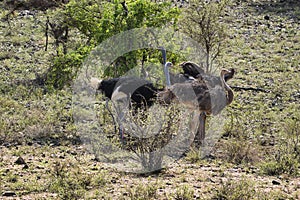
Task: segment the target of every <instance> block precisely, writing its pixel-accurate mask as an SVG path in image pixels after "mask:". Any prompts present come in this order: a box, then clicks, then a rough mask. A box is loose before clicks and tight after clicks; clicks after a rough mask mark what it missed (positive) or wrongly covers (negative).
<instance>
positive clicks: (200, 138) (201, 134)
mask: <svg viewBox="0 0 300 200" xmlns="http://www.w3.org/2000/svg"><path fill="white" fill-rule="evenodd" d="M205 121H206V113H205V112H201V113H200V115H199V126H198V130H197V133H196V135H195V144H196V147H200V146H201V145H203V142H204V139H205Z"/></svg>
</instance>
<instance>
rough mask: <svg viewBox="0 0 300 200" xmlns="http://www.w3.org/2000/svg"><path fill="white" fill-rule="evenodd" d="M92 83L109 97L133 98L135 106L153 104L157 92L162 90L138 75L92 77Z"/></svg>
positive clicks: (145, 106)
mask: <svg viewBox="0 0 300 200" xmlns="http://www.w3.org/2000/svg"><path fill="white" fill-rule="evenodd" d="M91 84H92V86H93V87H94V88H95V89H96V90H97V91H100V92H102V94H103V95H105V96H106V97H107V98H109V99H118V98H121V97H124V96H127V97H128V98H131V101H132V103H133V104H134V106H135V108H141V107H144V108H147V107H149V106H152V105H153V103H154V101H155V98H156V94H157V92H159V91H161V90H160V89H158V88H156V87H154V85H153V84H152V83H151V82H149V81H147V80H145V79H141V78H137V77H119V78H112V79H107V80H99V79H97V78H92V79H91Z"/></svg>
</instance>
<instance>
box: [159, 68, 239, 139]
mask: <svg viewBox="0 0 300 200" xmlns="http://www.w3.org/2000/svg"><path fill="white" fill-rule="evenodd" d="M233 74H234V69H230V70H227V69H222V70H221V72H220V77H219V80H217V79H216V78H215V77H213V79H212V80H211V82H209V81H205V80H204V79H205V76H206V75H205V76H203V75H201V76H199V75H198V76H197V77H196V78H195V80H194V81H186V82H181V83H175V84H173V85H171V86H169V87H168V88H167V89H165V90H164V91H162V92H159V93H158V98H160V99H161V101H163V102H165V103H166V104H169V103H171V102H177V103H181V104H184V105H186V106H187V107H188V108H190V109H195V108H197V109H198V110H199V111H200V115H199V121H200V123H199V126H198V132H197V134H196V137H197V138H195V140H196V141H197V142H199V143H201V142H203V140H204V138H205V120H206V115H210V114H213V115H216V114H218V113H220V112H221V111H222V110H223V109H224V108H225V106H227V105H229V104H231V102H232V101H233V97H234V94H233V91H232V89H231V88H230V87H229V85H228V84H227V83H226V81H225V77H226V76H227V78H232V77H233ZM214 79H215V80H214ZM214 84H215V85H214Z"/></svg>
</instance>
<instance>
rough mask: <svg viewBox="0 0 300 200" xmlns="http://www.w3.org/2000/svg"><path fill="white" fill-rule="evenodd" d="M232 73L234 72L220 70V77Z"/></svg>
mask: <svg viewBox="0 0 300 200" xmlns="http://www.w3.org/2000/svg"><path fill="white" fill-rule="evenodd" d="M232 73H234V71H233V72H232V69H230V70H228V69H222V70H221V77H224V76H225V75H227V74H232Z"/></svg>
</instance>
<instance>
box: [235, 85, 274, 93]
mask: <svg viewBox="0 0 300 200" xmlns="http://www.w3.org/2000/svg"><path fill="white" fill-rule="evenodd" d="M230 87H231V88H232V89H233V90H236V91H241V90H245V91H248V90H252V91H256V92H265V93H269V92H270V90H265V89H262V88H253V87H239V86H230Z"/></svg>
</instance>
